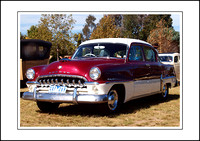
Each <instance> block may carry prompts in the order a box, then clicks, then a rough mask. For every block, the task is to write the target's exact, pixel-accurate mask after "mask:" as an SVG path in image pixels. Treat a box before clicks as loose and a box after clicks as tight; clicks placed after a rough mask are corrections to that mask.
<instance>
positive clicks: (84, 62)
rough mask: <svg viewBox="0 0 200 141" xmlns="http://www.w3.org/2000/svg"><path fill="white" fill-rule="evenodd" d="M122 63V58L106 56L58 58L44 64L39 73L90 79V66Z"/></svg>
mask: <svg viewBox="0 0 200 141" xmlns="http://www.w3.org/2000/svg"><path fill="white" fill-rule="evenodd" d="M120 63H124V59H113V58H112V59H111V58H109V59H107V58H92V59H74V60H60V61H56V62H53V63H51V64H49V65H47V66H45V67H44V68H43V69H42V70H41V71H40V74H39V75H52V74H66V75H79V76H83V77H86V78H88V79H90V78H89V77H88V76H89V71H90V69H91V68H92V67H95V66H97V67H100V66H101V65H104V64H110V65H114V64H120Z"/></svg>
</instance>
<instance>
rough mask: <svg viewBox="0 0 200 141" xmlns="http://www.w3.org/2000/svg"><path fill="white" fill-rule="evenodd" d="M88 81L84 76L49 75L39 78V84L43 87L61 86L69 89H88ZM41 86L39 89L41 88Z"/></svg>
mask: <svg viewBox="0 0 200 141" xmlns="http://www.w3.org/2000/svg"><path fill="white" fill-rule="evenodd" d="M86 81H87V80H86V79H85V78H84V77H82V76H73V75H70V76H69V75H48V76H46V75H45V76H40V77H38V78H37V82H39V83H40V86H41V87H49V86H50V85H61V86H67V87H71V88H72V87H80V88H82V87H86V86H85V84H84V83H85V82H86ZM40 86H39V87H40Z"/></svg>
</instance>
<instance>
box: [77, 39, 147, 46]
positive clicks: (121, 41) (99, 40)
mask: <svg viewBox="0 0 200 141" xmlns="http://www.w3.org/2000/svg"><path fill="white" fill-rule="evenodd" d="M133 42H134V43H144V44H148V45H151V44H149V43H147V42H145V41H142V40H138V39H130V38H102V39H93V40H87V41H85V42H83V43H81V44H80V45H84V44H90V43H122V44H127V45H128V46H130V44H131V43H133Z"/></svg>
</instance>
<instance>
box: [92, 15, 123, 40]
mask: <svg viewBox="0 0 200 141" xmlns="http://www.w3.org/2000/svg"><path fill="white" fill-rule="evenodd" d="M113 22H114V19H113V18H111V17H110V16H109V15H104V16H103V18H102V19H101V20H100V22H99V23H98V24H97V27H96V29H95V30H94V31H93V32H92V34H91V36H90V39H98V38H118V37H119V36H120V30H119V29H118V28H117V26H116V25H115V24H113Z"/></svg>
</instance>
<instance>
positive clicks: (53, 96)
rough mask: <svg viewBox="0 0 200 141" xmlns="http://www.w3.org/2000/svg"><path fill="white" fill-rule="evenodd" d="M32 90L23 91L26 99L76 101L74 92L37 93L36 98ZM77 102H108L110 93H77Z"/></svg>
mask: <svg viewBox="0 0 200 141" xmlns="http://www.w3.org/2000/svg"><path fill="white" fill-rule="evenodd" d="M33 96H34V94H33V93H32V92H25V93H23V96H22V98H23V99H25V100H34V101H48V102H61V103H68V102H69V103H74V102H75V101H74V100H73V95H72V94H63V93H36V95H35V99H34V97H33ZM76 102H77V103H106V102H108V95H107V94H102V95H96V94H78V95H76Z"/></svg>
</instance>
